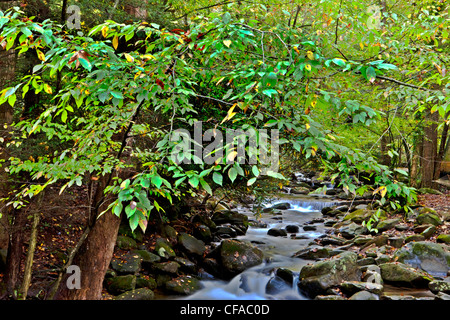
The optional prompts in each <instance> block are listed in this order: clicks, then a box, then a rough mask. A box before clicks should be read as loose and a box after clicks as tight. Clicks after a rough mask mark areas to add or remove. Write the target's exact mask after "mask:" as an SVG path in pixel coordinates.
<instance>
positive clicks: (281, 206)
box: [271, 202, 291, 210]
mask: <svg viewBox="0 0 450 320" xmlns="http://www.w3.org/2000/svg"><path fill="white" fill-rule="evenodd" d="M271 208H272V209H278V210H289V209H291V204H290V203H289V202H281V203H276V204H274V205H272V206H271Z"/></svg>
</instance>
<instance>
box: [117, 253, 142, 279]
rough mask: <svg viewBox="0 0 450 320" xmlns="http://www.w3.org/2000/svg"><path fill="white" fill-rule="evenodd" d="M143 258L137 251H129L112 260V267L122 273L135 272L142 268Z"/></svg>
mask: <svg viewBox="0 0 450 320" xmlns="http://www.w3.org/2000/svg"><path fill="white" fill-rule="evenodd" d="M141 264H142V258H141V256H140V255H139V254H137V253H134V254H133V253H129V254H126V255H124V256H122V257H118V258H114V259H112V260H111V268H112V269H114V270H115V271H117V272H118V273H120V274H127V273H130V274H135V273H138V272H139V271H140V270H141Z"/></svg>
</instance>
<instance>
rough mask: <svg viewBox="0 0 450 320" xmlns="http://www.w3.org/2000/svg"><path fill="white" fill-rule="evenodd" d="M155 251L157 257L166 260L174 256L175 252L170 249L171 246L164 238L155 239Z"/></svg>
mask: <svg viewBox="0 0 450 320" xmlns="http://www.w3.org/2000/svg"><path fill="white" fill-rule="evenodd" d="M155 251H156V252H157V253H158V255H159V256H161V257H163V258H166V259H168V258H171V257H175V256H176V254H175V251H174V250H173V249H172V246H171V245H170V243H169V241H168V240H167V239H166V238H158V239H156V243H155Z"/></svg>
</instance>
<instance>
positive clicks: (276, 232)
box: [267, 228, 287, 237]
mask: <svg viewBox="0 0 450 320" xmlns="http://www.w3.org/2000/svg"><path fill="white" fill-rule="evenodd" d="M267 234H268V235H269V236H273V237H285V236H287V232H286V230H285V229H280V228H271V229H269V230H268V231H267Z"/></svg>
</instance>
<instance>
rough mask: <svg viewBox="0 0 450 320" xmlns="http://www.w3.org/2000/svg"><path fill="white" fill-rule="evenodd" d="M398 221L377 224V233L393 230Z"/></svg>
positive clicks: (388, 220)
mask: <svg viewBox="0 0 450 320" xmlns="http://www.w3.org/2000/svg"><path fill="white" fill-rule="evenodd" d="M400 221H401V220H400V219H398V218H395V219H386V220H381V221H379V222H378V223H377V226H376V229H377V230H378V231H379V232H383V231H386V230H389V229H392V228H394V227H395V226H396V225H397V224H398V223H399V222H400Z"/></svg>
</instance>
